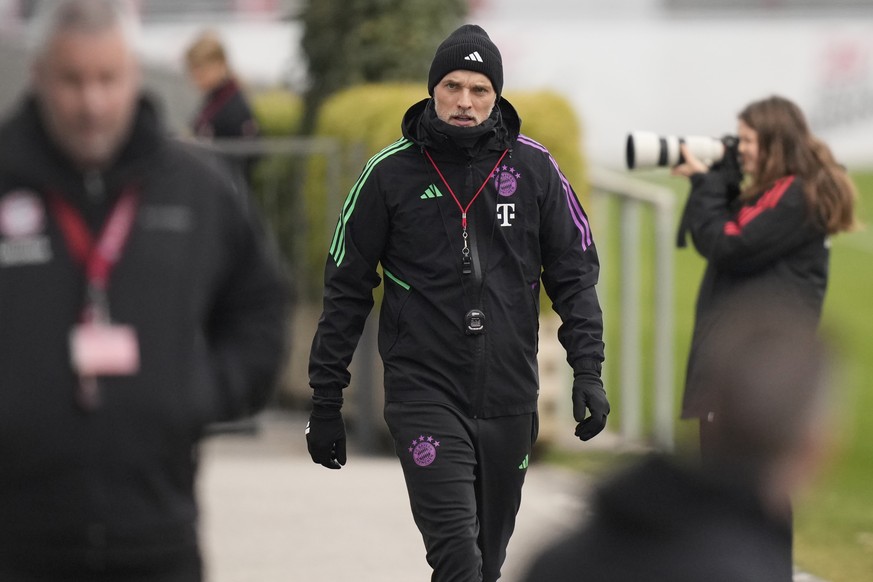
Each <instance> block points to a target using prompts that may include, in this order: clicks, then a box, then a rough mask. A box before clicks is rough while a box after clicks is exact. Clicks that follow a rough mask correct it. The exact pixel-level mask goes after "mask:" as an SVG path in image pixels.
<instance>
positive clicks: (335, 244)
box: [329, 138, 412, 266]
mask: <svg viewBox="0 0 873 582" xmlns="http://www.w3.org/2000/svg"><path fill="white" fill-rule="evenodd" d="M411 146H412V142H411V141H409V140H407V139H406V138H400V139H399V140H397V141H396V142H394V143H393V144H391V145H390V146H388V147H386V148H385V149H383V150H382V151H380V152H379V153H378V154H376V155H375V156H373V157H372V158H370V160H369V161H368V162H367V164H366V165H365V166H364V170H363V171H362V172H361V176H360V177H359V178H358V180H357V181H356V182H355V184H354V185H353V186H352V189H351V190H350V191H349V195H348V196H347V197H346V201H345V203H344V204H343V209H342V213H341V214H340V218H339V221H338V222H337V225H336V230H335V231H334V234H333V240H332V241H331V244H330V251H329V252H330V256H331V257H333V260H334V262H335V263H336V265H337V266H339V265H340V263H342V261H343V258H344V257H345V255H346V246H345V235H346V223H348V221H349V218H351V216H352V213H353V212H354V211H355V204H357V202H358V196H359V195H360V194H361V189H362V188H363V187H364V183H365V182H366V181H367V178H369V177H370V173H372V171H373V168H375V167H376V166H377V165H378V164H379V162H381V161H382V160H384V159H385V158H388V157H390V156H392V155H394V154H396V153H397V152H401V151H403V150H405V149H407V148H409V147H411Z"/></svg>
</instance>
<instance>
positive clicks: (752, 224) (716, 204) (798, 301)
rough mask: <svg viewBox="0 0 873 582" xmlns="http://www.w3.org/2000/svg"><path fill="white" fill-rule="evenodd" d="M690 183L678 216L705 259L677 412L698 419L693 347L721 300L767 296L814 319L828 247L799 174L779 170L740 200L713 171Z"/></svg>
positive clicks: (700, 346) (714, 324)
mask: <svg viewBox="0 0 873 582" xmlns="http://www.w3.org/2000/svg"><path fill="white" fill-rule="evenodd" d="M691 183H692V190H691V194H690V195H689V198H688V202H687V208H686V210H685V215H686V220H687V225H688V230H689V232H690V233H691V237H692V240H693V241H694V246H695V248H696V249H697V251H698V252H699V253H700V254H701V256H703V257H704V258H705V259H706V261H707V265H706V271H705V273H704V275H703V281H702V282H701V284H700V291H699V292H698V296H697V310H696V315H695V322H694V335H693V337H692V341H691V351H690V354H689V356H688V368H687V373H686V381H685V395H684V400H683V405H682V416H683V418H701V417H703V416H705V415H706V414H707V413H708V412H709V411H708V410H704V408H703V407H702V405H701V399H702V397H703V395H704V392H705V390H706V387H705V386H703V385H702V384H703V383H702V382H701V381H700V380H699V379H698V377H697V374H698V372H697V360H698V356H697V354H698V353H701V352H703V351H705V350H707V349H709V345H710V343H711V342H712V341H713V340H714V339H715V337H716V336H715V334H717V329H718V327H719V324H720V318H722V317H724V316H725V315H726V312H725V310H723V309H721V306H722V304H723V303H724V302H725V301H727V300H730V299H732V298H735V297H738V296H742V297H755V296H758V297H768V298H770V299H772V300H776V301H778V302H779V303H781V304H784V305H791V306H793V307H794V308H795V309H796V310H797V313H798V316H799V317H800V316H808V317H809V318H810V320H811V322H813V323H815V322H817V320H818V318H819V317H820V316H821V310H822V305H823V303H824V297H825V291H826V289H827V281H828V264H829V260H830V251H829V249H828V241H827V236H826V234H825V232H824V229H823V228H821V227H819V226H817V225H816V224H815V222H814V221H813V219H812V214H811V212H810V209H809V204H808V202H807V200H806V196H805V194H804V184H803V181H802V179H801V178H799V177H796V176H786V177H784V178H782V179H780V180H778V181H777V182H776V183H775V184H774V185H773V186H772V187H771V188H770V189H769V190H767V191H766V192H764V193H763V194H761V196H759V197H757V198H756V199H754V200H750V201H748V202H744V203H743V202H740V201H739V200H730V196H729V195H728V185H727V183H726V181H725V179H724V177H723V175H722V174H721V173H719V172H716V171H712V172H709V173H707V174H696V175H694V176H692V178H691ZM737 365H742V362H737Z"/></svg>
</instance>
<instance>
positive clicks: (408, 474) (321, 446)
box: [306, 25, 609, 582]
mask: <svg viewBox="0 0 873 582" xmlns="http://www.w3.org/2000/svg"><path fill="white" fill-rule="evenodd" d="M502 91H503V63H502V60H501V57H500V51H499V50H498V49H497V47H496V46H495V45H494V43H493V42H491V39H490V38H489V37H488V35H487V33H486V32H485V31H484V30H482V28H480V27H478V26H475V25H465V26H462V27H461V28H459V29H458V30H456V31H455V32H453V33H452V34H451V35H450V36H449V37H448V38H447V39H446V40H445V41H444V42H443V43H442V44H441V45H440V46H439V47H438V48H437V51H436V55H435V56H434V59H433V63H432V65H431V69H430V74H429V75H428V92H429V93H430V95H431V98H429V99H425V100H423V101H421V102H419V103H417V104H415V105H413V106H412V107H411V108H410V109H409V111H407V113H406V115H405V117H404V119H403V124H402V130H403V137H401V138H400V139H399V140H398V141H396V142H394V143H393V144H391V145H389V146H388V147H386V148H385V149H383V150H382V151H381V152H379V153H378V154H376V155H375V156H374V157H373V158H372V159H371V160H370V161H369V162H368V163H367V165H366V166H365V168H364V171H363V172H362V173H361V177H360V178H359V179H358V181H357V183H356V184H355V185H354V186H353V187H352V189H351V192H350V193H349V196H348V198H347V199H346V203H345V205H344V208H343V211H342V215H341V217H340V219H339V222H338V224H337V228H336V232H335V234H334V237H333V240H332V243H331V246H330V249H329V256H328V259H327V265H326V268H325V290H324V312H323V314H322V317H321V319H320V321H319V324H318V330H317V332H316V335H315V339H314V340H313V343H312V351H311V355H310V362H309V379H310V385H311V386H312V388H313V407H312V415H311V417H310V422H309V424H308V425H307V435H306V438H307V444H308V447H309V452H310V455H311V456H312V459H313V461H315V462H316V463H319V464H322V465H324V466H325V467H328V468H332V469H339V468H341V467H342V466H343V465H344V464H345V462H346V446H345V428H344V424H343V419H342V415H341V412H340V410H341V407H342V404H343V396H342V390H343V388H345V387H346V386H347V385H348V384H349V380H350V375H349V372H348V365H349V362H350V361H351V358H352V355H353V353H354V351H355V347H356V345H357V342H358V339H359V338H360V336H361V332H362V329H363V327H364V321H365V320H366V318H367V314H368V313H369V311H370V309H371V308H372V305H373V288H374V287H376V286H377V285H378V284H379V283H380V277H379V275H378V274H377V270H376V269H377V266H378V265H380V264H381V267H382V273H383V275H384V279H385V290H384V298H383V300H382V309H381V318H380V326H379V349H380V353H381V356H382V360H383V363H384V367H385V403H386V404H385V419H386V422H387V423H388V428H389V429H390V432H391V434H392V437H393V439H394V444H395V449H396V453H397V455H398V457H399V458H400V462H401V465H402V467H403V472H404V476H405V478H406V485H407V490H408V492H409V498H410V502H411V506H412V513H413V517H414V518H415V523H416V524H417V526H418V528H419V530H420V531H421V534H422V536H423V538H424V543H425V546H426V549H427V560H428V563H429V564H430V565H431V567H432V568H433V570H434V573H433V577H432V580H434V581H450V580H451V581H453V582H482V581H485V582H492V581H494V580H497V579H498V578H499V577H500V568H501V565H502V564H503V561H504V558H505V557H506V546H507V544H508V542H509V538H510V535H511V534H512V530H513V528H514V526H515V516H516V513H517V512H518V508H519V505H520V503H521V488H522V484H523V482H524V477H525V473H526V470H527V467H528V463H529V461H530V452H531V447H532V445H533V443H534V441H535V439H536V436H537V412H536V411H537V394H538V392H539V378H538V372H537V332H538V327H539V325H538V321H539V295H540V281H542V284H543V287H544V288H545V290H546V293H547V294H548V295H549V297H550V299H551V300H552V303H553V306H554V309H555V310H556V311H557V312H558V314H559V315H560V317H561V319H562V322H563V325H562V326H561V329H560V331H559V338H560V340H561V342H562V344H563V345H564V347H565V348H566V350H567V360H568V362H569V363H570V365H571V366H572V367H573V370H574V373H575V375H574V382H573V389H572V401H573V413H574V416H575V417H576V420H577V421H579V424H578V426H577V428H576V435H577V436H579V438H580V439H582V440H588V439H590V438H592V437H593V436H595V435H596V434H597V433H599V432H600V431H601V430H602V429H603V428H604V426H605V425H606V416H607V414H608V413H609V403H608V402H607V399H606V392H605V391H604V389H603V383H602V382H601V380H600V367H601V363H602V361H603V342H602V339H601V338H602V331H603V322H602V317H601V311H600V305H599V303H598V300H597V295H596V293H595V290H594V285H595V283H596V282H597V277H598V272H599V263H598V259H597V252H596V250H595V247H594V242H593V239H592V235H591V229H590V227H589V224H588V218H587V216H586V214H585V212H584V210H583V209H582V206H581V205H580V204H579V201H578V199H577V198H576V194H575V193H574V191H573V189H572V188H571V186H570V184H569V182H568V181H567V179H566V178H565V177H564V175H563V174H562V173H561V171H560V170H559V168H558V165H557V163H556V162H555V160H554V159H553V158H552V157H551V155H549V152H548V151H547V150H546V148H545V147H543V146H542V145H540V144H539V143H537V142H535V141H533V140H532V139H530V138H528V137H526V136H524V135H521V134H520V133H519V128H520V125H521V122H520V120H519V118H518V115H517V114H516V112H515V109H514V108H513V107H512V105H510V104H509V102H507V101H506V100H505V99H503V98H502V97H501V93H502ZM589 413H590V414H589ZM386 575H387V573H386Z"/></svg>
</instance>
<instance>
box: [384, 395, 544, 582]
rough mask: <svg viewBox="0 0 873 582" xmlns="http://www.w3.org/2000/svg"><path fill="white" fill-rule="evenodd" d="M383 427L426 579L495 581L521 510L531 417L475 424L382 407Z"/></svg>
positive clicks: (401, 406)
mask: <svg viewBox="0 0 873 582" xmlns="http://www.w3.org/2000/svg"><path fill="white" fill-rule="evenodd" d="M385 420H386V422H387V423H388V428H389V430H390V431H391V435H392V437H393V438H394V446H395V450H396V452H397V456H398V457H399V458H400V463H401V465H402V467H403V474H404V476H405V478H406V489H407V491H408V492H409V501H410V505H411V506H412V515H413V518H414V519H415V523H416V525H417V526H418V529H419V531H420V532H421V535H422V537H423V538H424V545H425V548H426V550H427V561H428V564H430V566H431V567H432V568H433V576H432V577H431V580H432V581H433V582H494V581H495V580H497V579H498V578H499V577H500V567H501V566H502V565H503V561H504V559H505V558H506V545H507V544H508V543H509V538H510V536H511V535H512V531H513V529H514V528H515V516H516V514H517V513H518V508H519V506H520V504H521V487H522V485H523V484H524V477H525V474H526V473H527V466H528V462H529V459H530V451H531V446H532V445H533V442H534V440H535V439H536V432H537V418H536V414H535V413H531V414H524V415H520V416H506V417H500V418H489V419H484V420H483V419H471V418H467V417H465V416H464V415H462V414H461V413H460V412H458V411H457V410H454V409H452V408H450V407H447V406H442V405H439V404H429V403H388V404H387V405H386V406H385Z"/></svg>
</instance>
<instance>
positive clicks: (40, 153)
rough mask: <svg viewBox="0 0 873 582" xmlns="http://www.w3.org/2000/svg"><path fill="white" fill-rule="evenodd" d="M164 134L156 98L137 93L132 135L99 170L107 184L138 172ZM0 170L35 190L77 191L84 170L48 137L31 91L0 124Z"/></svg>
mask: <svg viewBox="0 0 873 582" xmlns="http://www.w3.org/2000/svg"><path fill="white" fill-rule="evenodd" d="M163 134H164V131H163V127H162V125H161V122H160V115H159V112H158V108H157V106H156V104H155V102H154V101H153V100H152V99H151V98H149V97H148V96H146V95H142V96H140V98H139V102H138V103H137V106H136V112H135V118H134V121H133V125H132V128H131V130H130V135H129V136H128V137H127V140H126V141H125V143H124V145H123V146H122V148H121V150H120V153H119V154H118V156H117V157H116V159H115V160H114V161H113V162H112V163H111V164H110V167H109V168H107V169H106V170H105V171H104V172H103V179H104V181H106V182H107V185H109V184H110V183H112V182H114V181H115V180H116V179H118V180H125V179H129V177H130V175H131V174H132V173H139V172H138V170H139V169H140V168H141V167H142V166H143V165H144V164H146V163H148V160H149V159H151V156H152V155H153V154H154V153H156V152H157V151H158V150H159V149H160V147H161V146H162V144H163V143H164V142H163ZM0 174H2V175H5V176H7V177H10V178H12V179H13V180H14V181H17V182H19V183H21V184H22V185H28V186H31V187H34V188H38V189H44V188H57V189H62V190H65V191H70V190H73V191H75V190H77V189H79V188H81V184H82V182H83V172H82V171H81V170H80V169H79V168H77V167H76V166H75V165H74V164H73V163H72V161H71V160H70V159H69V158H68V157H67V156H66V155H65V154H64V153H63V151H61V150H60V148H58V146H57V145H56V144H55V143H54V141H53V140H52V139H51V138H50V137H49V135H48V133H47V131H46V129H45V126H44V125H43V122H42V118H41V115H40V113H39V104H38V103H37V100H36V97H35V96H33V95H28V96H27V97H25V99H24V100H23V102H22V103H21V105H20V106H19V108H18V109H17V110H16V111H15V112H14V113H13V114H12V115H11V117H9V118H7V119H6V120H5V121H4V122H3V123H2V125H0Z"/></svg>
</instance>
